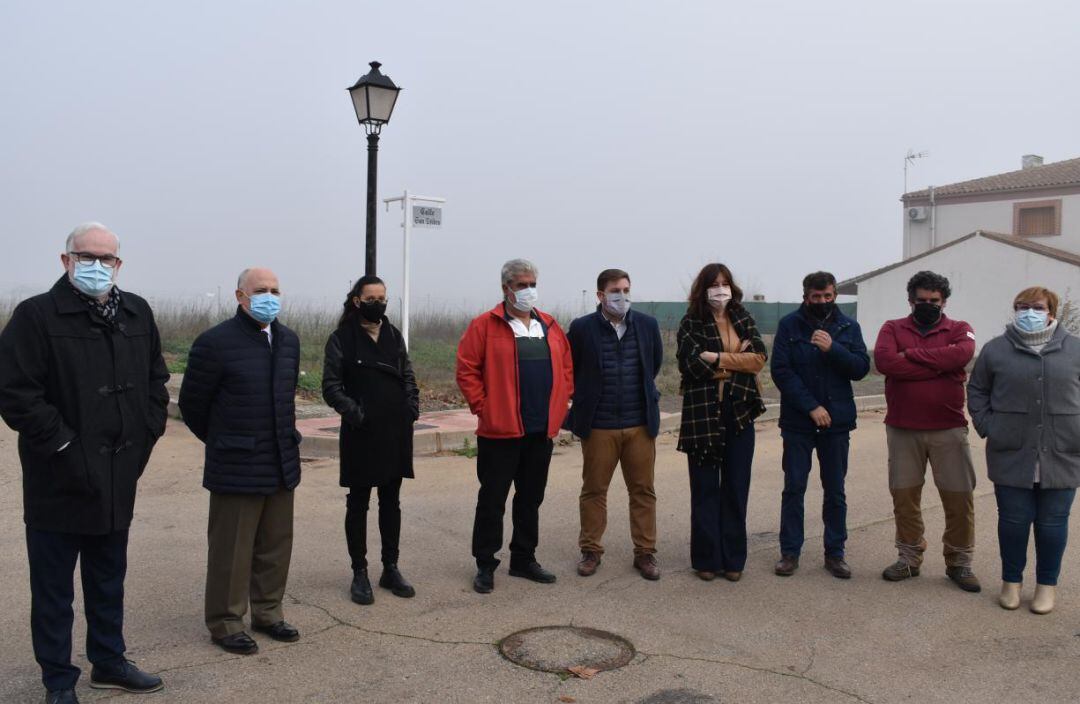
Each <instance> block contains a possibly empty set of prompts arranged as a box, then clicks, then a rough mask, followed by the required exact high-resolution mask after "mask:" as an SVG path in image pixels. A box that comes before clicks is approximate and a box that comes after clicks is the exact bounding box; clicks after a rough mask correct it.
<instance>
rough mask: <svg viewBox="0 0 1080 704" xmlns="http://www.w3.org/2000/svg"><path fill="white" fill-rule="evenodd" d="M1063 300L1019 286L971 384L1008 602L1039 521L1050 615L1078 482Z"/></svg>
mask: <svg viewBox="0 0 1080 704" xmlns="http://www.w3.org/2000/svg"><path fill="white" fill-rule="evenodd" d="M1058 305H1059V299H1058V296H1057V295H1056V294H1055V293H1054V292H1053V291H1049V290H1047V289H1045V288H1042V287H1033V288H1028V289H1025V290H1023V291H1021V292H1020V293H1019V294H1017V296H1016V299H1015V300H1014V301H1013V315H1014V318H1013V321H1012V322H1010V323H1009V324H1008V325H1007V326H1006V328H1005V334H1004V335H1001V336H1000V337H996V338H994V339H993V340H990V341H989V342H987V343H986V345H985V346H983V348H982V352H981V353H980V354H979V359H978V361H977V362H976V363H975V370H974V371H973V372H972V374H971V381H970V382H969V383H968V410H969V411H970V412H971V418H972V420H973V422H974V425H975V430H976V431H977V432H978V433H979V435H980V436H982V437H984V438H987V442H986V465H987V468H988V469H989V474H990V481H992V482H993V483H994V495H995V496H996V497H997V505H998V543H999V547H1000V550H1001V579H1002V585H1001V597H1000V599H999V603H1000V604H1001V606H1002V607H1003V608H1006V609H1015V608H1017V607H1018V606H1020V584H1021V582H1022V581H1023V574H1024V564H1025V562H1026V559H1027V545H1028V536H1029V535H1030V533H1031V525H1032V523H1034V524H1035V581H1036V586H1035V597H1034V599H1033V600H1032V602H1031V610H1032V611H1033V612H1035V613H1037V614H1045V613H1049V612H1050V611H1052V610H1053V608H1054V598H1055V587H1056V585H1057V580H1058V573H1059V572H1060V571H1061V557H1062V555H1063V554H1064V553H1065V542H1066V540H1067V538H1068V530H1069V509H1070V507H1071V506H1072V502H1073V498H1074V497H1075V495H1076V487H1077V486H1080V339H1077V337H1076V336H1074V335H1071V334H1069V333H1068V331H1066V330H1065V328H1064V327H1063V326H1062V325H1059V324H1058V321H1057V319H1056V318H1057V314H1058Z"/></svg>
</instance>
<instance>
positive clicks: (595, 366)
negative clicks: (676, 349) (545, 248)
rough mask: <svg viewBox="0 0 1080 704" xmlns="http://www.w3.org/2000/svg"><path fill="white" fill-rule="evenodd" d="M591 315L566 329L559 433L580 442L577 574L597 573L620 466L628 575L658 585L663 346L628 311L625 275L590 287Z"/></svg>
mask: <svg viewBox="0 0 1080 704" xmlns="http://www.w3.org/2000/svg"><path fill="white" fill-rule="evenodd" d="M596 296H597V298H598V299H599V302H600V304H599V305H598V306H597V308H596V312H595V313H592V314H591V315H586V316H583V317H581V318H578V319H577V320H575V321H574V322H573V323H571V324H570V330H569V332H568V333H567V338H568V339H569V341H570V352H571V355H572V358H573V362H574V397H573V405H572V407H571V408H570V414H569V416H567V420H566V424H565V426H564V427H566V428H568V429H569V430H571V431H573V433H574V435H577V436H578V437H579V438H581V452H582V455H583V457H584V466H583V467H582V487H581V535H580V538H579V540H578V543H579V545H580V547H581V561H580V562H578V574H580V575H582V576H584V577H587V576H589V575H592V574H595V573H596V568H597V567H599V566H600V557H601V555H603V553H604V548H603V545H602V544H601V542H600V541H601V539H602V538H603V536H604V529H605V528H606V527H607V490H608V485H609V484H611V477H612V475H614V473H615V465H618V464H621V465H622V471H623V479H625V480H626V490H627V493H628V494H629V495H630V536H631V538H632V539H633V541H634V567H635V568H637V570H638V571H639V572H640V573H641V575H642V576H643V577H645V578H646V579H659V578H660V567H659V565H657V562H656V491H655V489H654V487H653V469H654V465H655V463H656V435H657V433H658V432H659V430H660V404H659V400H660V392H659V391H657V389H656V375H657V374H658V373H659V372H660V364H661V362H663V358H664V349H663V341H662V340H661V339H660V327H659V326H658V325H657V323H656V319H655V318H652V317H650V316H648V315H645V314H644V313H635V312H632V311H631V310H630V275H629V274H627V273H626V272H625V271H622V270H621V269H606V270H604V271H602V272H600V276H599V277H598V278H597V280H596Z"/></svg>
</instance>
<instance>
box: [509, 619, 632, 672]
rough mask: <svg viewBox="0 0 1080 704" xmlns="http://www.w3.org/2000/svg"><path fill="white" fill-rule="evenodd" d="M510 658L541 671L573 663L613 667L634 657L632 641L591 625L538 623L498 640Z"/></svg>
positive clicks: (595, 666)
mask: <svg viewBox="0 0 1080 704" xmlns="http://www.w3.org/2000/svg"><path fill="white" fill-rule="evenodd" d="M499 652H501V653H502V654H503V657H505V658H506V659H507V660H509V661H510V662H513V663H516V664H518V665H521V666H522V667H527V668H529V669H531V670H542V671H543V672H566V671H567V670H568V669H569V668H571V667H574V666H575V665H581V666H584V667H591V668H593V669H595V670H614V669H616V668H619V667H622V666H623V665H626V664H627V663H629V662H630V661H631V660H633V659H634V645H633V643H631V642H630V641H628V640H626V639H625V638H623V637H622V636H617V635H615V634H614V633H608V632H607V631H599V630H597V629H595V628H579V627H575V626H541V627H539V628H529V629H526V630H524V631H518V632H517V633H513V634H511V635H509V636H507V637H506V638H504V639H503V641H502V642H501V643H500V644H499Z"/></svg>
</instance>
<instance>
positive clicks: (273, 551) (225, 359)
mask: <svg viewBox="0 0 1080 704" xmlns="http://www.w3.org/2000/svg"><path fill="white" fill-rule="evenodd" d="M236 300H237V301H238V302H239V304H240V305H239V307H238V308H237V310H236V315H235V316H233V317H232V318H231V319H229V320H226V321H225V322H223V323H221V324H220V325H217V326H215V327H213V328H210V329H209V330H207V331H206V332H204V333H203V334H202V335H200V336H199V337H198V339H196V340H195V343H194V345H192V348H191V353H190V354H189V355H188V363H187V370H186V371H185V373H184V381H183V384H181V387H180V412H181V413H182V414H183V416H184V422H185V423H186V424H187V426H188V427H189V428H190V429H191V432H193V433H195V435H196V436H197V437H198V438H199V439H200V440H202V441H203V442H204V443H206V461H205V469H204V473H203V486H204V487H205V488H206V489H208V490H209V491H210V525H209V530H208V538H209V540H208V542H209V549H208V554H207V569H206V627H207V628H208V629H209V630H210V637H211V639H212V640H213V641H214V643H216V644H218V645H219V646H221V647H222V648H223V649H225V650H227V651H228V652H232V653H241V654H244V655H250V654H252V653H255V652H258V649H259V646H258V644H257V643H256V642H255V640H254V639H253V638H252V637H251V636H250V635H249V634H248V633H247V632H246V631H245V630H244V614H245V613H246V612H247V607H248V602H249V601H250V603H251V625H252V628H253V630H256V631H260V632H263V633H266V634H267V635H269V636H270V637H271V638H273V639H274V640H279V641H285V642H292V641H295V640H297V639H299V638H300V634H299V632H297V630H296V629H295V628H293V627H292V626H290V625H289V624H288V623H286V622H285V616H284V613H283V611H282V607H281V600H282V597H283V596H284V595H285V582H286V580H287V579H288V576H289V561H290V559H291V557H292V537H293V489H295V488H296V486H297V485H298V484H299V483H300V433H299V432H297V430H296V402H295V398H296V382H297V377H298V375H299V370H300V367H299V365H300V338H298V337H297V336H296V333H294V332H293V331H292V330H290V329H289V328H287V327H285V326H284V325H282V324H281V323H280V322H278V320H277V314H278V311H279V310H280V308H281V291H280V290H279V288H278V279H277V277H276V276H275V275H274V272H272V271H270V270H269V269H258V268H255V269H246V270H244V272H243V273H241V274H240V278H239V280H238V281H237V282H236Z"/></svg>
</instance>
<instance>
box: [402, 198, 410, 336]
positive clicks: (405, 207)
mask: <svg viewBox="0 0 1080 704" xmlns="http://www.w3.org/2000/svg"><path fill="white" fill-rule="evenodd" d="M401 209H402V211H404V212H403V213H402V217H403V218H404V220H403V222H402V227H403V228H404V230H405V247H404V250H405V271H404V275H403V276H402V285H403V286H404V287H405V290H404V292H403V294H402V296H401V336H402V337H404V338H405V349H406V351H407V350H408V349H409V244H410V242H409V234H410V233H411V231H412V199H411V198H410V197H409V189H408V188H406V189H405V196H404V197H403V198H402V199H401Z"/></svg>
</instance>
